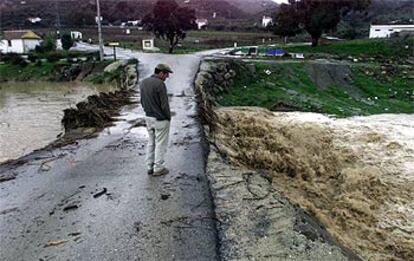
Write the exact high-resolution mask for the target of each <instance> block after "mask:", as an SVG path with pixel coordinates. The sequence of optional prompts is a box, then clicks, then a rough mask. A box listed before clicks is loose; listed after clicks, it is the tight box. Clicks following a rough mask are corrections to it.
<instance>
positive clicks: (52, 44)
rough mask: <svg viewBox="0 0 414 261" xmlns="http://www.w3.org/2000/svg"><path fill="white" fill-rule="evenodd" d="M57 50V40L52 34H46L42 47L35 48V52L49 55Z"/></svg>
mask: <svg viewBox="0 0 414 261" xmlns="http://www.w3.org/2000/svg"><path fill="white" fill-rule="evenodd" d="M55 50H56V38H55V36H54V35H52V34H46V35H45V36H44V37H43V41H42V42H41V43H40V45H38V46H36V47H35V52H38V53H47V52H51V51H55Z"/></svg>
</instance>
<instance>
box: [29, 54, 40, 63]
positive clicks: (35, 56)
mask: <svg viewBox="0 0 414 261" xmlns="http://www.w3.org/2000/svg"><path fill="white" fill-rule="evenodd" d="M27 59H29V61H31V62H32V63H34V62H36V61H37V60H38V59H39V56H38V55H37V54H35V53H33V52H32V53H29V56H28V57H27Z"/></svg>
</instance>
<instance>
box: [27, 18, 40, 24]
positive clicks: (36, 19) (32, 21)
mask: <svg viewBox="0 0 414 261" xmlns="http://www.w3.org/2000/svg"><path fill="white" fill-rule="evenodd" d="M27 20H29V21H30V22H31V23H32V24H37V23H40V22H41V21H42V18H40V17H29V18H27Z"/></svg>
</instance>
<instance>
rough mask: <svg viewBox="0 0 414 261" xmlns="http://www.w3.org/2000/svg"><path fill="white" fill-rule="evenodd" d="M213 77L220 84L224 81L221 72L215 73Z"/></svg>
mask: <svg viewBox="0 0 414 261" xmlns="http://www.w3.org/2000/svg"><path fill="white" fill-rule="evenodd" d="M213 79H214V81H215V82H216V83H218V84H220V83H222V82H223V81H224V77H223V75H221V74H220V73H215V74H213Z"/></svg>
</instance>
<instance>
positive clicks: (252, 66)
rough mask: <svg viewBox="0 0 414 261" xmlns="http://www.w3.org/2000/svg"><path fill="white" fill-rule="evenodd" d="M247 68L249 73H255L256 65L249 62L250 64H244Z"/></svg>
mask: <svg viewBox="0 0 414 261" xmlns="http://www.w3.org/2000/svg"><path fill="white" fill-rule="evenodd" d="M246 67H247V69H248V70H249V72H250V73H251V74H255V73H256V65H255V64H253V63H251V64H247V65H246Z"/></svg>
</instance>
